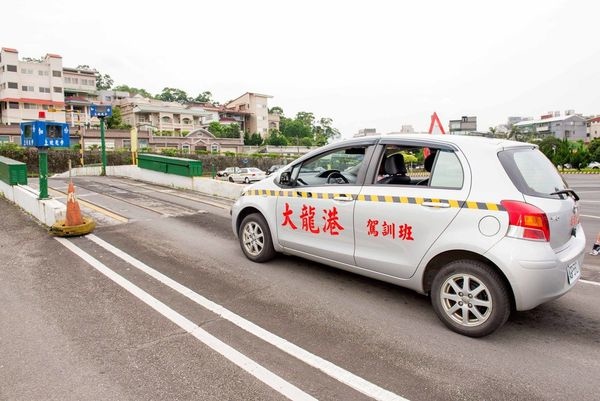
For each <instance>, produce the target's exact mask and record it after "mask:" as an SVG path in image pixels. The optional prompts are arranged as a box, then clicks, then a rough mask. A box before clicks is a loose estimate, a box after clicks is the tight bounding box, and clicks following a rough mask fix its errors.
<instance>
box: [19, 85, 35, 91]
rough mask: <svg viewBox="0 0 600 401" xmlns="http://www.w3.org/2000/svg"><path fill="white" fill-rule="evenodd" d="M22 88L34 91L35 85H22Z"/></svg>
mask: <svg viewBox="0 0 600 401" xmlns="http://www.w3.org/2000/svg"><path fill="white" fill-rule="evenodd" d="M21 90H22V91H23V92H33V91H34V90H35V89H34V88H33V85H21Z"/></svg>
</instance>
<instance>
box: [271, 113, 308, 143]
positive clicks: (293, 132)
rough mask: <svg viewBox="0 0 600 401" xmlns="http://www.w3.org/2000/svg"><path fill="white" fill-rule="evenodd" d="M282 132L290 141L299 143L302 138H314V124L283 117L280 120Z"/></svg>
mask: <svg viewBox="0 0 600 401" xmlns="http://www.w3.org/2000/svg"><path fill="white" fill-rule="evenodd" d="M279 129H280V130H281V134H282V135H283V136H284V137H286V138H288V142H291V143H293V144H294V145H299V144H300V140H301V139H302V138H311V139H312V138H313V133H312V126H310V125H307V124H306V123H305V122H304V121H302V120H299V119H290V118H285V117H282V118H281V120H280V121H279Z"/></svg>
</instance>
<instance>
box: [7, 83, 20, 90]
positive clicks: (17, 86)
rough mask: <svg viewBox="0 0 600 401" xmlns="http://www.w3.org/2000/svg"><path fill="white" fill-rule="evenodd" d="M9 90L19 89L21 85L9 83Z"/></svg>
mask: <svg viewBox="0 0 600 401" xmlns="http://www.w3.org/2000/svg"><path fill="white" fill-rule="evenodd" d="M8 89H19V84H18V83H16V82H8Z"/></svg>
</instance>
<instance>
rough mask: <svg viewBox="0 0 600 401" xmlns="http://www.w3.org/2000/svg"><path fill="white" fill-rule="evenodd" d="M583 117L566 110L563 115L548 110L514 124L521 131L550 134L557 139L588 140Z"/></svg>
mask: <svg viewBox="0 0 600 401" xmlns="http://www.w3.org/2000/svg"><path fill="white" fill-rule="evenodd" d="M586 125H587V124H586V119H585V117H583V116H581V115H579V114H575V112H574V111H573V110H567V111H566V112H565V114H564V115H561V113H560V111H554V112H548V113H546V114H544V115H543V116H541V117H540V118H539V119H537V120H529V121H521V122H518V123H516V124H514V127H516V128H517V129H518V130H519V131H520V132H522V133H537V134H539V135H552V136H554V137H556V138H558V139H565V140H570V141H577V140H579V139H582V140H584V141H586V142H587V141H589V138H588V137H587V126H586Z"/></svg>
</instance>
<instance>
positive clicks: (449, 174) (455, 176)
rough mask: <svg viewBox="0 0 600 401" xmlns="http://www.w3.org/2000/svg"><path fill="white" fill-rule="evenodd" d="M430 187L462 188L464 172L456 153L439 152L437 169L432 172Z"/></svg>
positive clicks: (436, 163)
mask: <svg viewBox="0 0 600 401" xmlns="http://www.w3.org/2000/svg"><path fill="white" fill-rule="evenodd" d="M429 181H430V182H429V185H430V186H432V187H442V188H456V189H459V188H462V186H463V181H464V172H463V169H462V165H461V164H460V160H458V157H457V156H456V154H455V153H454V152H451V151H440V152H438V155H437V158H436V162H435V168H434V169H433V171H432V172H431V177H430V179H429Z"/></svg>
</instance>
